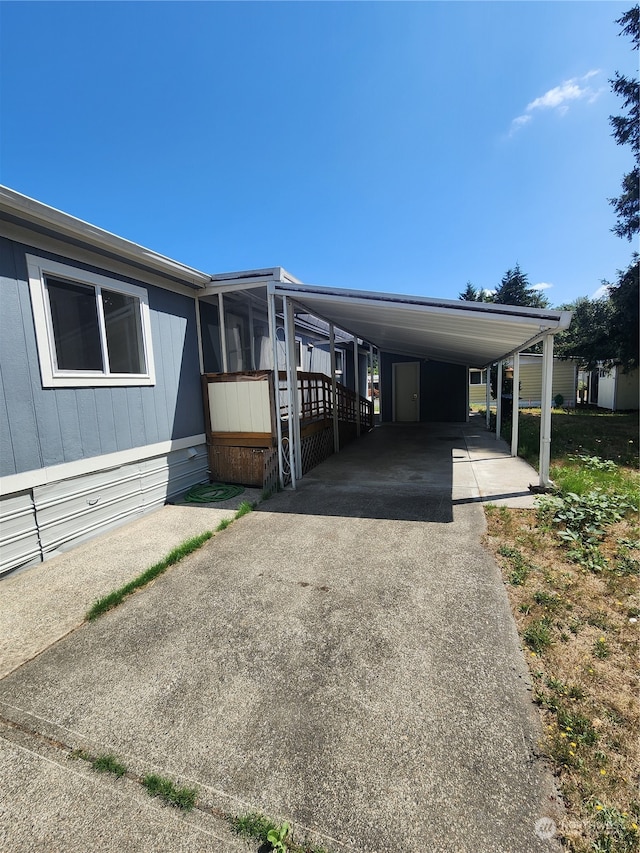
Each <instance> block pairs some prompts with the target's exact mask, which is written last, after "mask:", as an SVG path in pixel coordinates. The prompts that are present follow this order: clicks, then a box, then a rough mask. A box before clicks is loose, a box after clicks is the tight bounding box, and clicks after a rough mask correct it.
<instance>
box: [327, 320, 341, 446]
mask: <svg viewBox="0 0 640 853" xmlns="http://www.w3.org/2000/svg"><path fill="white" fill-rule="evenodd" d="M329 358H330V359H331V412H332V415H333V452H334V453H338V452H339V450H340V429H339V427H338V387H337V382H336V336H335V330H334V328H333V323H329Z"/></svg>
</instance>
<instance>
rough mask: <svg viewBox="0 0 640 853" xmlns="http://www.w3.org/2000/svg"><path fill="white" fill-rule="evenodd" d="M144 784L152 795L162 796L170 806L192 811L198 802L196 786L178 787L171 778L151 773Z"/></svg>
mask: <svg viewBox="0 0 640 853" xmlns="http://www.w3.org/2000/svg"><path fill="white" fill-rule="evenodd" d="M142 784H143V785H144V787H145V788H146V789H147V791H148V792H149V794H150V796H152V797H160V798H161V799H163V800H164V801H165V803H168V804H169V805H170V806H175V807H176V808H178V809H182V810H183V811H186V812H188V811H191V809H192V808H193V807H194V806H195V804H196V796H197V793H198V792H197V791H196V789H195V788H178V787H176V786H175V785H174V784H173V782H172V781H171V780H170V779H166V778H164V777H163V776H157V775H156V774H155V773H151V774H149V775H148V776H145V777H144V778H143V780H142Z"/></svg>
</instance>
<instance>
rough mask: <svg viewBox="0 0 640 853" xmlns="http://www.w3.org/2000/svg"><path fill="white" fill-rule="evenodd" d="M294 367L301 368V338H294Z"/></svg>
mask: <svg viewBox="0 0 640 853" xmlns="http://www.w3.org/2000/svg"><path fill="white" fill-rule="evenodd" d="M296 369H297V370H302V338H296Z"/></svg>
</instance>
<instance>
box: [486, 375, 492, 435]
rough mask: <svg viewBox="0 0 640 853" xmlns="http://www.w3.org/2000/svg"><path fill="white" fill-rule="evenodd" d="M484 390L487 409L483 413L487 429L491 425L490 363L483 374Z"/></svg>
mask: <svg viewBox="0 0 640 853" xmlns="http://www.w3.org/2000/svg"><path fill="white" fill-rule="evenodd" d="M485 392H486V398H487V411H486V414H485V418H486V423H487V429H489V427H490V426H491V365H489V367H487V370H486V376H485Z"/></svg>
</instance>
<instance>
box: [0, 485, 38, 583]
mask: <svg viewBox="0 0 640 853" xmlns="http://www.w3.org/2000/svg"><path fill="white" fill-rule="evenodd" d="M34 560H35V561H38V562H39V560H40V540H39V538H38V527H37V524H36V514H35V509H34V506H33V501H32V499H31V493H30V492H23V493H22V494H18V495H11V496H10V497H4V498H2V499H1V500H0V575H1V574H3V573H4V572H8V571H9V570H10V569H14V568H15V567H16V566H22V565H25V564H26V563H30V562H33V561H34Z"/></svg>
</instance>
